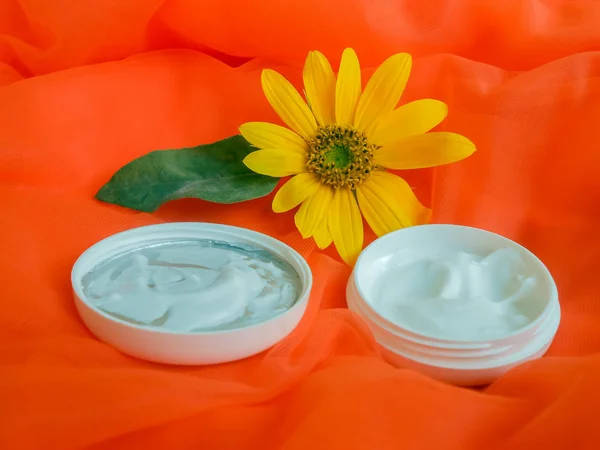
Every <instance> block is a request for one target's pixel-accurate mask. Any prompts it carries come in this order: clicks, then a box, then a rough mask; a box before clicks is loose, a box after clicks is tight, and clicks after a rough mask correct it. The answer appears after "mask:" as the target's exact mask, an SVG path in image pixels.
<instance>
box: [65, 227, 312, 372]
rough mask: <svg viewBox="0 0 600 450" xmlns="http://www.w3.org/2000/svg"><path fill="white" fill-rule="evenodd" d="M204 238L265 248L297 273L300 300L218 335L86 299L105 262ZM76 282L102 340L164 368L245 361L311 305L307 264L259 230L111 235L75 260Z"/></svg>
mask: <svg viewBox="0 0 600 450" xmlns="http://www.w3.org/2000/svg"><path fill="white" fill-rule="evenodd" d="M181 239H205V240H215V241H222V242H229V243H234V244H242V245H248V246H251V247H254V248H258V249H262V250H266V251H268V252H270V253H271V254H272V255H274V256H275V257H277V258H279V259H281V260H283V261H285V262H287V263H289V264H290V265H291V266H292V267H293V268H294V270H295V271H296V272H297V273H298V275H299V277H300V281H301V291H300V293H299V295H298V298H297V300H296V302H295V303H294V304H293V305H292V306H291V307H290V308H289V309H287V310H285V311H283V312H282V313H280V314H279V315H277V316H275V317H273V318H270V319H268V320H265V321H263V322H259V323H256V324H251V325H247V326H241V327H239V328H232V329H227V330H215V331H212V330H211V331H193V332H175V331H171V330H167V329H157V328H148V327H145V326H142V325H137V324H135V323H131V322H129V321H125V320H121V319H120V318H118V317H114V315H111V314H108V313H106V312H104V311H102V310H101V309H99V308H98V307H96V306H95V305H94V304H93V303H92V302H91V301H90V299H89V298H87V296H86V294H85V292H84V288H83V283H82V279H83V277H84V276H85V275H86V274H87V273H89V272H90V271H91V270H92V269H94V268H95V267H97V266H98V265H99V264H101V263H102V262H104V261H106V260H108V259H110V258H112V257H115V256H117V255H119V254H122V253H123V252H127V251H131V250H135V249H137V248H141V247H143V246H145V245H148V244H149V243H152V242H167V241H169V240H181ZM71 283H72V287H73V294H74V300H75V305H76V307H77V311H78V313H79V315H80V316H81V319H82V320H83V322H84V323H85V325H86V326H87V327H88V328H89V330H90V331H91V332H92V334H94V335H95V336H96V337H97V338H98V339H100V340H102V341H104V342H106V343H108V344H110V345H112V346H113V347H115V348H116V349H118V350H120V351H121V352H123V353H126V354H128V355H131V356H134V357H137V358H140V359H144V360H148V361H153V362H158V363H165V364H179V365H205V364H218V363H224V362H229V361H235V360H238V359H243V358H246V357H249V356H252V355H255V354H258V353H260V352H262V351H264V350H266V349H268V348H270V347H272V346H273V345H275V344H277V343H278V342H279V341H281V340H282V339H284V338H285V337H286V336H287V335H288V334H289V333H291V332H292V330H293V329H294V328H296V326H297V325H298V323H299V322H300V320H301V319H302V317H303V315H304V313H305V311H306V307H307V304H308V300H309V296H310V292H311V288H312V274H311V271H310V267H309V266H308V263H307V262H306V261H305V260H304V258H302V256H301V255H300V254H299V253H298V252H296V251H295V250H294V249H292V248H291V247H289V246H288V245H286V244H284V243H283V242H281V241H279V240H277V239H275V238H272V237H270V236H267V235H265V234H262V233H258V232H256V231H252V230H248V229H245V228H238V227H233V226H228V225H220V224H212V223H201V222H179V223H165V224H159V225H150V226H145V227H140V228H134V229H131V230H128V231H124V232H122V233H118V234H115V235H113V236H110V237H108V238H106V239H104V240H102V241H100V242H98V243H96V244H94V245H93V246H91V247H90V248H89V249H87V250H86V251H85V252H84V253H83V254H82V255H81V256H80V257H79V258H78V260H77V261H76V262H75V264H74V266H73V270H72V272H71Z"/></svg>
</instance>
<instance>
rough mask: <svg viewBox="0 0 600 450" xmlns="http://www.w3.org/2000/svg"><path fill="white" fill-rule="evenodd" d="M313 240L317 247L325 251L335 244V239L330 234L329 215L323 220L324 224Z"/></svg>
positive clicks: (317, 230) (316, 231) (318, 229)
mask: <svg viewBox="0 0 600 450" xmlns="http://www.w3.org/2000/svg"><path fill="white" fill-rule="evenodd" d="M313 238H314V240H315V242H316V244H317V247H319V248H320V249H321V250H325V249H326V248H327V247H329V246H330V245H331V243H332V242H333V238H332V237H331V233H330V232H329V224H328V221H327V214H326V215H325V217H324V218H323V223H321V225H320V226H319V227H318V228H317V229H316V230H315V235H314V236H313Z"/></svg>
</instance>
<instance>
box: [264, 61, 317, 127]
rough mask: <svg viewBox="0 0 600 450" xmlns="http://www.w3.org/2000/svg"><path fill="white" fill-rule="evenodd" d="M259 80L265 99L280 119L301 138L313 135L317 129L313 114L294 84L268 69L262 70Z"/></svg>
mask: <svg viewBox="0 0 600 450" xmlns="http://www.w3.org/2000/svg"><path fill="white" fill-rule="evenodd" d="M261 82H262V88H263V91H264V93H265V96H266V97H267V100H268V101H269V103H270V104H271V106H272V107H273V109H274V110H275V112H276V113H277V114H279V117H281V120H283V121H284V122H285V124H286V125H287V126H288V127H290V128H291V129H292V130H294V131H295V132H296V133H298V134H299V135H300V136H302V137H303V138H305V139H310V138H312V137H314V136H315V133H316V131H317V122H316V121H315V116H314V115H313V113H312V112H311V110H310V108H309V107H308V105H307V104H306V103H305V102H304V100H302V97H300V94H298V91H296V89H295V88H294V86H292V84H291V83H290V82H289V81H288V80H286V79H285V78H283V77H282V76H281V75H280V74H278V73H277V72H275V71H274V70H269V69H265V70H263V72H262V76H261Z"/></svg>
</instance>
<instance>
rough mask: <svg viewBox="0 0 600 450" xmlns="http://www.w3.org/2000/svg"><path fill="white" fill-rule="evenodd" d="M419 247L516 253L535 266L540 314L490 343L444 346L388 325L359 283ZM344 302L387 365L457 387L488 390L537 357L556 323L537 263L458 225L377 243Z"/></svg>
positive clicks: (497, 239)
mask: <svg viewBox="0 0 600 450" xmlns="http://www.w3.org/2000/svg"><path fill="white" fill-rule="evenodd" d="M423 242H427V246H429V247H430V248H438V249H439V248H445V249H453V250H463V251H467V252H473V253H480V254H481V253H490V252H492V251H494V250H497V249H499V248H503V247H510V248H513V249H515V250H517V251H518V252H519V253H520V255H521V256H522V257H523V258H524V260H525V261H526V263H528V264H530V265H533V266H534V269H535V273H536V275H537V276H538V278H539V279H540V280H541V281H542V283H543V285H544V288H543V289H542V292H543V293H544V298H543V299H542V300H543V302H544V303H543V305H544V306H543V309H542V310H541V311H540V313H539V315H538V317H537V318H536V319H535V320H533V321H532V322H531V323H530V324H528V325H527V326H525V327H523V328H521V329H519V330H517V331H516V332H515V333H512V334H510V335H507V336H504V337H501V338H499V339H493V340H480V341H474V340H445V339H440V338H438V337H435V336H428V335H426V334H424V333H422V332H419V331H418V330H411V329H408V328H407V327H404V326H400V325H398V324H395V323H392V322H391V321H390V320H388V319H387V318H386V317H383V316H382V315H381V314H379V313H378V312H377V311H376V310H375V309H374V308H373V303H372V300H373V299H371V298H369V294H368V291H369V290H368V289H366V288H365V286H361V283H363V284H364V283H365V280H371V281H372V280H373V278H374V277H373V268H374V267H376V261H378V260H379V259H380V258H382V257H385V255H391V254H393V253H395V252H397V251H403V250H404V251H405V250H411V249H419V248H420V247H419V246H420V245H422V244H423ZM366 282H367V283H368V282H369V281H366ZM346 298H347V302H348V307H349V309H351V310H353V311H355V312H356V313H358V314H359V315H360V316H361V317H362V318H363V319H364V320H365V321H366V322H367V324H368V326H369V328H370V329H371V331H372V333H373V335H374V337H375V339H376V340H377V342H378V343H379V345H380V347H381V349H382V352H383V355H384V356H385V357H386V359H387V360H388V361H389V362H391V363H392V364H394V365H399V366H402V367H412V368H414V369H416V370H420V371H421V372H424V373H426V374H428V375H430V376H433V377H435V378H439V379H442V380H444V381H448V382H451V383H454V384H459V385H482V384H488V383H489V382H491V381H493V379H495V378H496V377H498V376H500V375H502V374H503V373H504V372H506V370H508V369H510V368H511V367H514V366H515V365H518V364H520V363H522V362H524V361H527V360H530V359H533V358H536V357H539V356H541V355H542V354H543V353H544V352H545V351H546V350H547V348H548V347H549V346H550V344H551V342H552V340H553V339H554V336H555V334H556V331H557V329H558V325H559V322H560V305H559V302H558V291H557V288H556V284H555V282H554V280H553V278H552V275H551V274H550V272H549V270H548V269H547V268H546V266H545V265H544V264H543V263H542V262H541V261H540V260H539V258H537V257H536V256H535V255H534V254H533V253H531V252H530V251H529V250H527V249H526V248H524V247H523V246H521V245H519V244H517V243H516V242H514V241H511V240H510V239H508V238H506V237H503V236H500V235H498V234H495V233H492V232H489V231H486V230H482V229H478V228H472V227H465V226H459V225H443V224H442V225H422V226H417V227H411V228H405V229H402V230H398V231H396V232H392V233H389V234H387V235H386V236H384V237H382V238H380V239H377V240H376V241H374V242H373V243H372V244H371V245H369V246H368V247H367V248H366V249H365V250H364V251H363V252H362V253H361V255H360V257H359V258H358V261H357V263H356V266H355V268H354V271H353V273H352V276H351V277H350V279H349V281H348V285H347V291H346Z"/></svg>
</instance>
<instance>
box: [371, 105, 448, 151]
mask: <svg viewBox="0 0 600 450" xmlns="http://www.w3.org/2000/svg"><path fill="white" fill-rule="evenodd" d="M447 115H448V106H446V104H445V103H444V102H441V101H439V100H433V99H428V98H425V99H422V100H417V101H414V102H410V103H407V104H406V105H403V106H401V107H400V108H398V109H396V110H394V111H392V112H391V113H390V114H388V115H387V116H386V117H384V118H383V119H382V120H381V122H379V124H378V125H377V126H376V127H375V128H374V130H373V133H372V135H371V137H370V140H371V142H373V143H374V144H376V145H379V146H383V145H387V144H391V143H394V142H396V141H399V140H401V139H403V138H405V137H408V136H414V135H416V134H423V133H427V132H428V131H429V130H431V129H432V128H434V127H436V126H438V125H439V124H440V123H441V122H442V120H444V119H445V118H446V116H447Z"/></svg>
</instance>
